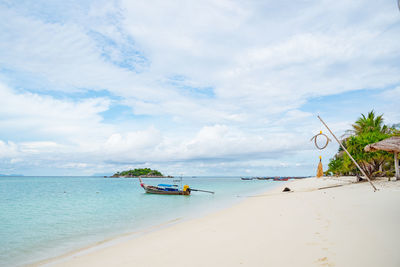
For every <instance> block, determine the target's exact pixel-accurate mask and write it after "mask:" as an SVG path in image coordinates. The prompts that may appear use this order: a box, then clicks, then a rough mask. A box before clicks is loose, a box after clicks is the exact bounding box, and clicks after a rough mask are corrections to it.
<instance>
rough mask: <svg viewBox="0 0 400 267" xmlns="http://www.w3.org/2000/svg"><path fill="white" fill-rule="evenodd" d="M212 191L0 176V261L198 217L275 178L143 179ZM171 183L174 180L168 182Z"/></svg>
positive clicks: (16, 262) (24, 260)
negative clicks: (169, 191) (158, 190)
mask: <svg viewBox="0 0 400 267" xmlns="http://www.w3.org/2000/svg"><path fill="white" fill-rule="evenodd" d="M143 180H144V182H145V183H146V184H150V185H157V184H159V183H163V184H165V183H169V184H178V185H179V186H181V185H185V184H188V185H189V186H190V187H191V188H195V189H202V190H209V191H214V192H215V194H209V193H202V192H192V194H191V195H190V196H168V195H152V194H145V193H144V191H143V189H142V188H141V187H140V184H139V181H138V179H135V178H104V177H92V176H91V177H76V176H73V177H50V176H45V177H44V176H43V177H40V176H37V177H33V176H32V177H30V176H21V177H0V266H21V265H26V264H32V263H35V262H38V261H42V260H45V259H49V258H53V257H57V256H59V255H62V254H65V253H68V252H71V251H76V250H78V249H80V248H83V247H87V246H91V245H93V244H96V243H97V242H101V241H104V240H109V239H113V238H115V237H118V236H124V235H129V234H132V235H134V233H140V231H145V230H146V229H151V228H157V227H158V226H160V225H165V224H168V223H170V222H176V221H182V220H186V219H188V218H189V219H190V218H195V217H197V216H203V215H205V214H207V213H211V212H214V211H217V210H220V209H223V208H226V207H229V206H231V205H234V204H235V203H238V202H240V201H242V200H244V199H246V198H247V197H251V196H254V195H257V194H260V193H261V192H265V191H267V190H269V189H272V188H274V187H276V186H278V185H281V182H273V181H269V180H250V181H245V180H241V179H240V177H183V178H182V179H179V178H145V179H143ZM174 181H175V182H174Z"/></svg>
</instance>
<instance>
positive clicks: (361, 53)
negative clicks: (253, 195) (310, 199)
mask: <svg viewBox="0 0 400 267" xmlns="http://www.w3.org/2000/svg"><path fill="white" fill-rule="evenodd" d="M0 17H1V18H2V22H1V23H0V129H1V130H0V173H1V174H23V175H109V174H113V173H115V172H117V171H122V170H126V169H130V168H143V167H149V168H153V169H157V170H159V171H161V172H162V173H164V174H166V175H194V176H202V175H204V176H205V175H221V176H231V175H238V176H275V175H281V176H286V175H287V176H303V175H307V176H308V175H315V173H316V169H317V164H318V161H319V159H318V157H319V156H320V155H321V156H322V161H323V163H324V167H325V168H327V163H328V162H329V158H332V157H333V156H334V154H335V152H336V151H337V149H338V144H335V143H333V142H332V143H330V144H329V146H328V147H327V149H325V150H322V151H319V150H317V149H316V148H315V147H314V144H313V143H312V142H310V139H311V137H312V136H313V135H315V134H317V133H319V131H320V130H322V131H323V132H326V129H325V128H324V127H323V125H322V124H321V122H320V121H319V120H318V118H317V115H320V116H321V117H322V118H323V119H324V120H325V122H326V123H327V124H328V125H329V126H330V127H331V129H332V130H333V132H334V133H336V134H337V135H338V136H341V135H342V134H343V133H344V132H345V130H347V129H350V128H351V124H352V123H353V122H354V121H355V120H356V119H357V118H358V117H360V115H361V114H366V113H368V112H369V111H371V110H375V112H376V113H377V114H384V119H385V123H386V124H389V125H391V124H395V123H399V122H400V105H399V103H400V12H399V9H398V6H397V1H395V0H376V1H366V0H364V1H361V0H352V1H348V0H318V1H317V0H316V1H312V0H299V1H288V0H282V1H272V0H265V1H251V0H249V1H231V0H212V1H208V0H204V1H176V0H171V1H157V0H155V1H153V0H146V1H140V0H134V1H131V0H130V1H128V0H126V1H125V0H120V1H112V0H107V1H105V0H104V1H103V0H97V1H85V0H79V1H74V0H72V1H40V0H37V1H23V0H19V1H11V0H10V1H7V0H0ZM331 139H333V138H331ZM320 141H321V142H322V141H323V140H320Z"/></svg>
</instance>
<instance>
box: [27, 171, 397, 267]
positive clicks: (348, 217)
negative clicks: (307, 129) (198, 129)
mask: <svg viewBox="0 0 400 267" xmlns="http://www.w3.org/2000/svg"><path fill="white" fill-rule="evenodd" d="M346 179H347V180H346ZM351 179H352V178H343V179H338V178H320V179H317V178H307V179H304V180H295V181H289V182H286V183H283V184H280V186H279V187H278V188H275V189H270V190H267V191H266V192H264V193H261V194H258V195H256V196H250V197H245V198H243V201H240V202H239V203H237V204H234V205H233V206H231V207H227V208H223V209H222V210H219V211H216V212H212V213H211V214H206V215H205V216H202V217H200V218H192V219H186V220H183V221H182V220H179V221H176V222H174V223H172V224H169V225H166V226H164V227H160V228H157V229H154V230H153V231H148V232H145V233H142V234H139V235H136V236H134V237H132V234H131V235H130V236H131V237H130V238H126V240H125V239H124V237H122V238H123V239H124V240H119V241H117V242H114V243H113V241H112V240H114V241H116V239H115V238H114V239H112V240H110V241H108V242H102V243H101V244H98V245H97V246H95V247H96V249H93V246H92V247H91V248H92V250H93V251H90V248H86V249H85V251H86V252H82V250H80V253H79V252H78V253H72V254H69V255H68V256H67V255H65V254H64V255H63V256H60V257H56V258H55V259H54V258H53V260H52V259H48V260H47V262H43V261H42V262H38V263H36V264H34V265H29V266H111V265H112V266H134V265H137V266H157V265H163V266H173V265H174V266H176V265H178V266H185V264H183V263H184V262H186V261H191V259H193V258H196V261H197V262H196V263H193V262H191V263H190V264H191V265H192V266H266V265H271V266H377V265H376V264H377V263H378V262H382V260H385V266H399V265H398V264H399V263H400V256H399V255H395V254H394V253H395V252H396V251H397V249H396V246H397V240H396V235H397V236H398V235H399V232H400V230H398V229H397V228H398V227H397V224H396V223H397V222H399V221H400V208H398V207H396V206H395V205H396V204H397V203H398V201H399V200H400V194H399V193H400V182H385V181H375V183H376V184H377V187H378V188H381V190H380V191H378V192H373V190H372V188H371V187H370V185H369V184H368V183H357V184H353V183H351ZM353 181H354V180H353ZM283 187H289V188H291V189H292V190H293V192H285V193H282V192H279V191H281V189H282V188H283ZM321 188H322V189H321ZM387 202H389V203H387ZM390 204H391V205H390ZM343 221H345V222H346V223H343ZM371 238H372V241H371ZM109 242H111V243H109ZM104 243H108V245H107V246H102V245H104ZM366 243H371V244H368V246H367V244H366ZM99 246H100V247H99ZM88 250H89V251H88ZM377 251H379V253H377ZM365 254H366V255H365ZM287 255H291V257H292V258H290V259H289V258H287V257H286V256H287ZM148 257H150V258H151V259H152V263H151V264H150V263H149V262H147V261H146V258H148ZM176 259H179V262H181V264H180V263H177V262H176Z"/></svg>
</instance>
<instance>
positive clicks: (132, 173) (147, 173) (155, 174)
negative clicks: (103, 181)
mask: <svg viewBox="0 0 400 267" xmlns="http://www.w3.org/2000/svg"><path fill="white" fill-rule="evenodd" d="M111 177H113V178H136V177H140V178H173V176H164V175H163V174H162V173H161V172H159V171H157V170H152V169H150V168H143V169H134V170H128V171H122V172H117V173H115V174H114V175H113V176H111Z"/></svg>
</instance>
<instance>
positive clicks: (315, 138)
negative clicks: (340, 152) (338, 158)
mask: <svg viewBox="0 0 400 267" xmlns="http://www.w3.org/2000/svg"><path fill="white" fill-rule="evenodd" d="M320 135H322V136H325V138H326V143H325V145H324V146H323V147H320V146H318V142H317V139H318V136H320ZM313 139H314V144H315V147H316V148H318V149H319V150H322V149H325V148H326V147H327V146H328V144H329V142H330V141H331V139H329V137H328V136H327V135H326V134H323V133H322V131H320V132H319V134H316V135H314V136H313V137H312V138H311V139H310V141H312V140H313Z"/></svg>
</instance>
